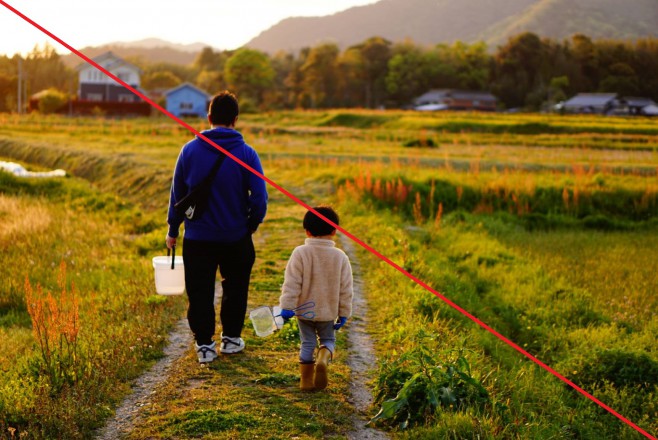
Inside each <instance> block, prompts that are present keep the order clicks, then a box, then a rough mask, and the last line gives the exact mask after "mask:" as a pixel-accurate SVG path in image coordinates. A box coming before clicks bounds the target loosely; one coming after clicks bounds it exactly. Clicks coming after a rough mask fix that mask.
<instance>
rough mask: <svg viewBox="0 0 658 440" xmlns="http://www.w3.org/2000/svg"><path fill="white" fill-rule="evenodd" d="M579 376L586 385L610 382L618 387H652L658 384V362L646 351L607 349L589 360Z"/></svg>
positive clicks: (580, 380)
mask: <svg viewBox="0 0 658 440" xmlns="http://www.w3.org/2000/svg"><path fill="white" fill-rule="evenodd" d="M578 378H579V382H580V383H581V384H583V385H585V386H593V385H603V384H604V383H606V382H608V383H611V384H613V385H614V386H615V387H617V388H628V387H630V388H641V389H651V388H655V387H656V386H657V385H658V362H656V361H655V360H653V359H651V358H650V357H649V356H647V354H646V353H633V352H626V351H622V350H605V351H600V352H598V353H596V354H595V355H594V357H593V358H592V359H591V360H589V361H588V362H587V364H586V365H585V366H584V368H583V369H582V370H581V371H580V372H579V374H578Z"/></svg>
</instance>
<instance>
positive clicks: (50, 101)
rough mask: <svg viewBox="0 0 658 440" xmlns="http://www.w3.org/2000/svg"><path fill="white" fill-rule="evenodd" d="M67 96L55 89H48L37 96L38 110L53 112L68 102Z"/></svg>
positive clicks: (46, 112)
mask: <svg viewBox="0 0 658 440" xmlns="http://www.w3.org/2000/svg"><path fill="white" fill-rule="evenodd" d="M68 99H69V98H68V96H66V94H65V93H62V92H60V91H59V90H57V89H48V90H46V91H45V92H43V94H42V95H41V97H40V98H39V111H40V112H41V113H45V114H48V113H55V112H56V111H57V110H59V109H61V108H62V107H64V106H65V105H66V103H67V102H68Z"/></svg>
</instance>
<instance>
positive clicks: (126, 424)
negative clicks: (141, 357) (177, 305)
mask: <svg viewBox="0 0 658 440" xmlns="http://www.w3.org/2000/svg"><path fill="white" fill-rule="evenodd" d="M192 343H193V339H192V334H191V333H190V329H189V327H188V325H187V319H181V320H180V321H178V322H177V323H176V327H175V328H174V329H173V330H172V331H171V333H169V343H168V344H167V346H166V347H165V349H164V357H163V358H162V359H160V360H159V361H158V362H157V363H156V364H155V365H154V366H153V367H151V369H150V370H149V371H147V372H146V373H144V374H143V375H141V376H140V377H139V378H138V379H137V380H136V381H135V383H134V384H133V392H132V393H131V394H130V395H128V396H127V397H126V398H125V399H124V401H123V402H122V403H121V405H119V407H118V408H117V411H116V413H115V415H114V417H112V418H111V419H110V420H109V421H108V423H107V424H106V425H105V427H104V428H103V429H102V430H100V431H99V432H98V435H97V436H96V437H95V438H96V440H116V439H119V438H121V436H122V435H125V434H127V433H129V432H130V431H131V430H132V429H133V427H134V426H135V425H136V423H138V422H139V418H140V411H141V410H142V408H144V407H145V406H148V405H150V396H151V394H152V393H153V392H154V391H155V388H156V387H157V386H158V385H159V384H160V383H162V382H164V381H165V380H167V377H168V376H169V374H168V373H169V370H170V368H171V366H172V365H173V364H174V362H176V361H177V360H178V359H180V358H181V357H183V356H184V355H185V353H186V352H187V351H188V350H189V349H190V346H191V345H192Z"/></svg>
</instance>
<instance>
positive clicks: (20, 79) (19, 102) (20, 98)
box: [16, 56, 23, 115]
mask: <svg viewBox="0 0 658 440" xmlns="http://www.w3.org/2000/svg"><path fill="white" fill-rule="evenodd" d="M22 84H23V59H22V58H21V57H20V56H18V90H17V92H16V98H17V102H16V107H17V108H16V111H18V114H19V115H20V114H21V113H22V110H23V91H22V90H21V86H22Z"/></svg>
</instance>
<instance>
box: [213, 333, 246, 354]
mask: <svg viewBox="0 0 658 440" xmlns="http://www.w3.org/2000/svg"><path fill="white" fill-rule="evenodd" d="M242 350H244V341H243V340H242V338H229V337H228V336H222V345H221V348H220V350H219V351H221V352H222V353H224V354H233V353H239V352H241V351H242Z"/></svg>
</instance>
